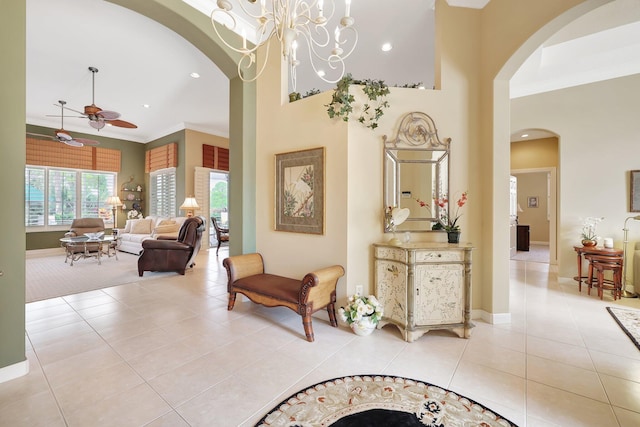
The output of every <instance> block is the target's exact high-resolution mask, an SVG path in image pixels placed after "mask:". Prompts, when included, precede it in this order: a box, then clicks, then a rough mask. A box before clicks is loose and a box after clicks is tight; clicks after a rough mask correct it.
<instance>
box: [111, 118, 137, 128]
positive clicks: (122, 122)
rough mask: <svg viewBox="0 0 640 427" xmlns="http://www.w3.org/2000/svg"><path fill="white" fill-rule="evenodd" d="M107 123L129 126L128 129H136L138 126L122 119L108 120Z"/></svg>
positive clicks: (122, 126)
mask: <svg viewBox="0 0 640 427" xmlns="http://www.w3.org/2000/svg"><path fill="white" fill-rule="evenodd" d="M108 123H109V124H110V125H111V126H118V127H121V128H129V129H137V128H138V126H136V125H134V124H133V123H130V122H126V121H124V120H109V121H108Z"/></svg>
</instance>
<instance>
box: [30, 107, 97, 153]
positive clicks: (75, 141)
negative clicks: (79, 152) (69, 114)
mask: <svg viewBox="0 0 640 427" xmlns="http://www.w3.org/2000/svg"><path fill="white" fill-rule="evenodd" d="M66 103H67V101H58V104H55V105H56V106H57V105H59V106H60V117H61V123H60V129H58V130H56V131H55V133H54V134H53V135H43V134H40V133H32V132H27V135H30V136H35V137H41V138H47V139H51V140H53V141H58V142H63V143H65V144H67V145H70V146H72V147H84V146H85V145H92V146H95V145H100V143H99V142H98V141H94V140H93V139H86V138H73V137H72V136H71V135H70V134H69V132H67V131H66V130H64V109H65V108H66V107H65V106H64V105H65V104H66Z"/></svg>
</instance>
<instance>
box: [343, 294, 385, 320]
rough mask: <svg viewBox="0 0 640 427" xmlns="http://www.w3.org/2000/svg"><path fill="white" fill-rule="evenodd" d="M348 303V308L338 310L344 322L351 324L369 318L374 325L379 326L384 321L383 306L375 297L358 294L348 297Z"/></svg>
mask: <svg viewBox="0 0 640 427" xmlns="http://www.w3.org/2000/svg"><path fill="white" fill-rule="evenodd" d="M348 302H349V304H347V306H346V307H340V308H339V309H338V313H339V315H340V318H341V319H342V320H343V321H344V322H347V323H348V324H351V323H353V322H358V321H359V320H361V319H362V318H364V317H368V318H370V319H371V321H372V322H373V323H374V324H377V323H378V322H379V321H380V319H382V314H383V310H382V305H381V304H380V302H379V301H378V300H377V299H376V297H374V296H373V295H369V296H366V297H365V296H362V295H358V294H356V295H351V296H349V297H348Z"/></svg>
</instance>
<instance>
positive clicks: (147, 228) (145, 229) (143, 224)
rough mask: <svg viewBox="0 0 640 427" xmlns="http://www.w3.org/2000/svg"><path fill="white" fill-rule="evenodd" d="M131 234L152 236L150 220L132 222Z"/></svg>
mask: <svg viewBox="0 0 640 427" xmlns="http://www.w3.org/2000/svg"><path fill="white" fill-rule="evenodd" d="M130 232H131V234H151V220H150V219H146V218H145V219H135V220H133V221H132V222H131V231H130Z"/></svg>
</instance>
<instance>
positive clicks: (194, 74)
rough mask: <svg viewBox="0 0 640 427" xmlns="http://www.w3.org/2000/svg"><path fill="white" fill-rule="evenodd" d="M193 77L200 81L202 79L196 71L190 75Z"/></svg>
mask: <svg viewBox="0 0 640 427" xmlns="http://www.w3.org/2000/svg"><path fill="white" fill-rule="evenodd" d="M189 75H190V76H191V77H193V78H194V79H199V78H200V74H198V73H196V72H195V71H194V72H193V73H191V74H189Z"/></svg>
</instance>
